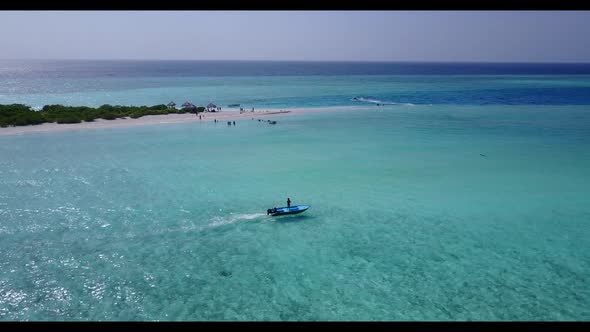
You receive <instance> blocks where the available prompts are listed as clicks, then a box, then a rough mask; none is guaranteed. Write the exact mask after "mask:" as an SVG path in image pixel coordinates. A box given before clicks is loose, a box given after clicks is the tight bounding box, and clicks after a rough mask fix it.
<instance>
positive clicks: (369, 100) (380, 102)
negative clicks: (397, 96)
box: [351, 97, 414, 106]
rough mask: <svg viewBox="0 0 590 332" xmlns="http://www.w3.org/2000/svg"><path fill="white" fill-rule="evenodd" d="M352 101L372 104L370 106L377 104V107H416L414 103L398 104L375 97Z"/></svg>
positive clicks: (357, 98)
mask: <svg viewBox="0 0 590 332" xmlns="http://www.w3.org/2000/svg"><path fill="white" fill-rule="evenodd" d="M351 100H352V101H358V102H362V103H370V104H377V105H405V106H414V104H412V103H397V102H394V101H387V100H379V99H377V98H374V97H354V98H352V99H351Z"/></svg>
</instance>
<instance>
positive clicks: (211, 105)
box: [207, 103, 217, 108]
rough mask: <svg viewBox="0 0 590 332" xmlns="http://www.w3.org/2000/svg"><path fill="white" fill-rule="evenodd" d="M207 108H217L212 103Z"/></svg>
mask: <svg viewBox="0 0 590 332" xmlns="http://www.w3.org/2000/svg"><path fill="white" fill-rule="evenodd" d="M207 108H217V106H216V105H215V104H213V103H209V105H207Z"/></svg>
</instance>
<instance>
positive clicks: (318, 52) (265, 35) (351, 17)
mask: <svg viewBox="0 0 590 332" xmlns="http://www.w3.org/2000/svg"><path fill="white" fill-rule="evenodd" d="M589 36H590V11H455V12H453V11H78V12H77V11H37V12H36V11H1V12H0V58H2V59H93V60H94V59H145V60H148V59H149V60H151V59H153V60H167V59H170V60H294V61H441V62H448V61H450V62H455V61H456V62H461V61H474V62H477V61H484V62H590V37H589Z"/></svg>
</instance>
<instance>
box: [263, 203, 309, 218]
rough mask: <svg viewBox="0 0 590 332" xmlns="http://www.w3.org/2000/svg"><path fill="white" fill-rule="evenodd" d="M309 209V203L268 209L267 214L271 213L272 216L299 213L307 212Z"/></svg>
mask: <svg viewBox="0 0 590 332" xmlns="http://www.w3.org/2000/svg"><path fill="white" fill-rule="evenodd" d="M307 209H309V205H295V206H291V207H286V206H284V207H280V208H276V209H268V210H266V214H267V215H269V214H270V215H271V216H273V217H276V216H284V215H287V214H298V213H301V212H305V211H306V210H307Z"/></svg>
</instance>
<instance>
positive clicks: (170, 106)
mask: <svg viewBox="0 0 590 332" xmlns="http://www.w3.org/2000/svg"><path fill="white" fill-rule="evenodd" d="M166 106H168V108H174V107H176V103H175V102H173V101H171V102H169V103H168V105H166Z"/></svg>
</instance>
